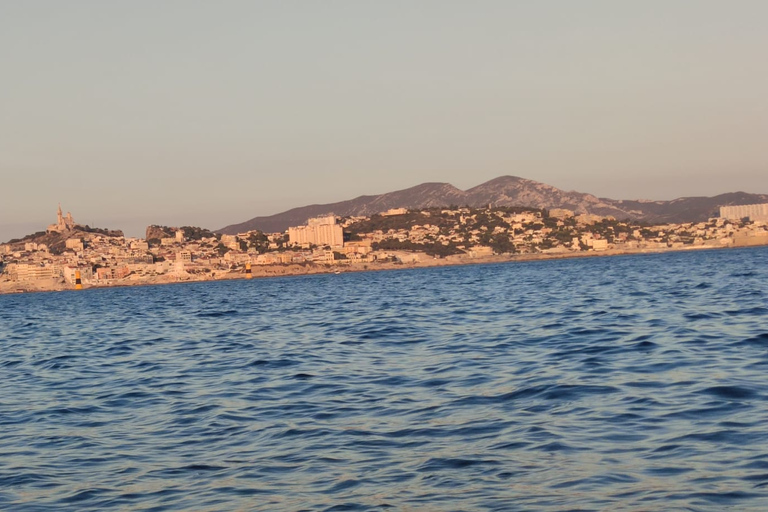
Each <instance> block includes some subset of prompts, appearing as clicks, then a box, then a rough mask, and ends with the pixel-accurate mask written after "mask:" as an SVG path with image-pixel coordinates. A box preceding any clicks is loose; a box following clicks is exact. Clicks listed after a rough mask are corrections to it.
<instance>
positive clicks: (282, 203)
mask: <svg viewBox="0 0 768 512" xmlns="http://www.w3.org/2000/svg"><path fill="white" fill-rule="evenodd" d="M766 15H768V5H766V4H765V3H764V2H757V1H739V2H735V3H727V4H726V3H724V2H716V1H702V2H697V3H696V4H695V6H694V7H692V6H691V5H690V3H685V2H659V1H652V2H644V3H642V4H636V5H628V4H616V3H615V2H606V1H588V2H582V3H579V4H578V5H572V4H569V3H566V2H554V1H552V2H541V3H537V4H536V5H528V4H515V3H511V2H490V1H489V2H482V3H479V4H474V5H472V6H470V5H469V4H465V3H461V2H424V3H420V4H418V5H413V4H409V3H404V2H392V3H387V4H360V3H355V2H336V3H327V4H323V5H320V4H317V5H314V4H279V5H278V4H276V5H269V4H255V3H249V2H234V1H232V2H225V3H223V4H216V5H214V4H208V3H203V2H201V3H192V2H164V3H163V4H159V5H155V4H153V3H150V2H111V3H109V4H103V3H100V2H88V1H75V2H68V3H67V4H66V5H64V4H58V3H54V2H44V1H38V2H34V1H33V2H23V3H21V2H10V1H0V66H2V69H4V70H5V73H4V86H3V88H2V90H1V91H0V110H1V111H2V112H3V116H0V175H2V182H3V190H4V192H5V194H4V195H3V200H2V201H0V240H7V239H10V238H13V237H16V236H23V235H25V234H28V233H31V232H33V231H37V230H40V229H44V228H45V226H46V225H48V224H49V223H50V218H51V208H52V207H54V208H55V205H56V204H58V203H62V204H63V205H65V207H66V208H67V209H68V210H70V211H72V212H73V213H74V215H75V216H76V218H77V219H78V221H79V222H82V223H83V224H90V225H92V226H94V225H95V226H100V227H108V228H113V229H123V230H124V231H125V232H126V234H127V235H136V234H137V233H141V232H142V231H143V229H144V227H146V225H148V224H153V223H161V224H167V225H182V224H186V225H201V226H203V227H206V228H210V229H218V228H221V227H223V226H225V225H227V224H231V223H234V222H241V221H244V220H246V219H248V218H251V217H253V216H256V215H269V214H274V213H278V212H281V211H284V210H287V209H290V208H293V207H299V206H304V205H307V204H311V203H330V202H334V201H341V200H345V199H350V198H353V197H356V196H359V195H365V194H379V193H384V192H390V191H394V190H398V189H404V188H408V187H411V186H414V185H417V184H419V183H423V182H435V181H439V182H447V183H451V184H453V185H455V186H457V187H459V188H461V189H466V188H469V187H472V186H474V185H477V184H479V183H482V182H484V181H487V180H489V179H491V178H494V177H496V176H500V175H505V174H512V175H516V176H521V177H524V178H528V179H532V180H535V181H539V182H543V183H547V184H550V185H552V186H555V187H558V188H561V189H563V190H577V191H579V192H586V193H590V194H594V195H597V196H599V197H610V198H614V199H654V200H667V199H673V198H676V197H680V196H694V195H705V196H712V195H717V194H720V193H725V192H735V191H740V190H741V191H745V192H750V193H768V183H766V178H765V174H766V167H768V154H767V152H766V151H765V149H764V140H765V139H766V135H768V114H767V112H768V98H766V97H765V94H764V92H763V91H765V90H766V86H767V85H768V71H766V70H765V67H764V65H763V54H764V51H763V49H764V48H765V47H768V34H766V33H765V31H764V29H763V23H762V20H764V19H765V17H766Z"/></svg>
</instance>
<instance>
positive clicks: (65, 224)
mask: <svg viewBox="0 0 768 512" xmlns="http://www.w3.org/2000/svg"><path fill="white" fill-rule="evenodd" d="M74 228H75V220H74V219H73V218H72V214H71V213H69V212H67V216H66V217H65V216H64V215H62V213H61V204H59V211H58V214H57V216H56V224H51V225H50V226H48V229H47V231H48V233H63V232H64V231H70V230H72V229H74Z"/></svg>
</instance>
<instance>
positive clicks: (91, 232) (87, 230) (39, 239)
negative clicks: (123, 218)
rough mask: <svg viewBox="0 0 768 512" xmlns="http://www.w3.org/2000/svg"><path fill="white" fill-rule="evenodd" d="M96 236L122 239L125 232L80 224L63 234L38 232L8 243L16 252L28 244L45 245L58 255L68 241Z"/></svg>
mask: <svg viewBox="0 0 768 512" xmlns="http://www.w3.org/2000/svg"><path fill="white" fill-rule="evenodd" d="M95 235H98V236H106V237H122V236H123V232H122V231H120V230H119V229H117V230H113V229H101V228H92V227H90V226H81V225H79V224H78V225H76V226H75V227H74V229H70V230H68V231H64V232H61V233H55V232H54V233H48V232H46V231H38V232H37V233H32V234H31V235H27V236H25V237H24V238H15V239H13V240H9V241H8V242H7V243H8V245H10V246H11V248H13V249H14V250H21V249H23V247H24V245H25V244H26V243H35V244H44V245H46V246H47V247H48V249H49V250H50V251H51V252H53V253H54V254H58V253H60V252H61V251H63V250H64V248H65V246H66V242H67V240H69V239H72V238H77V239H79V240H88V239H89V238H90V237H92V236H95Z"/></svg>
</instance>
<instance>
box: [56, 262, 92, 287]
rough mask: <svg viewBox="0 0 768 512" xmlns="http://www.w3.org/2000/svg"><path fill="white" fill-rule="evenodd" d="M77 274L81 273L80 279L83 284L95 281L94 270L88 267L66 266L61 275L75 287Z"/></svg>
mask: <svg viewBox="0 0 768 512" xmlns="http://www.w3.org/2000/svg"><path fill="white" fill-rule="evenodd" d="M77 272H80V279H81V281H82V282H83V283H87V282H89V281H90V280H91V279H93V269H92V268H91V267H90V266H88V265H86V266H82V267H70V266H65V267H64V268H62V269H61V274H62V275H63V276H64V280H65V281H66V282H68V283H69V284H71V285H73V286H74V285H75V278H76V273H77Z"/></svg>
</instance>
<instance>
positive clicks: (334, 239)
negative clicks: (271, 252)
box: [288, 215, 344, 247]
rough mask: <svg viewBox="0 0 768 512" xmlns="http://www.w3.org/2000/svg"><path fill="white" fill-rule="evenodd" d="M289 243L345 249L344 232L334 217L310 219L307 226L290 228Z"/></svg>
mask: <svg viewBox="0 0 768 512" xmlns="http://www.w3.org/2000/svg"><path fill="white" fill-rule="evenodd" d="M288 242H289V243H290V244H291V245H301V246H305V247H308V246H310V245H317V246H326V245H327V246H330V247H343V246H344V231H343V230H342V228H341V226H340V225H339V224H336V217H335V216H334V215H326V216H325V217H316V218H313V219H309V220H308V221H307V225H306V226H298V227H295V228H288Z"/></svg>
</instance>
